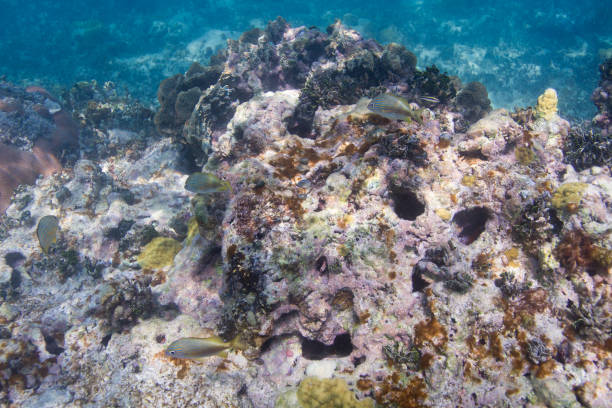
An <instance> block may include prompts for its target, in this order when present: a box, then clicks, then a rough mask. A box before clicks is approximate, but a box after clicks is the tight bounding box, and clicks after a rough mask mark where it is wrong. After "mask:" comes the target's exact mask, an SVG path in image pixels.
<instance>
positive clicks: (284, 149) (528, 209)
mask: <svg viewBox="0 0 612 408" xmlns="http://www.w3.org/2000/svg"><path fill="white" fill-rule="evenodd" d="M415 67H416V61H415V58H414V56H413V55H412V54H411V53H410V52H409V51H407V50H406V49H405V48H403V47H401V46H398V45H395V44H390V45H387V46H385V47H382V46H380V45H379V44H377V43H376V42H374V41H370V40H365V39H363V38H362V37H361V36H360V34H359V33H357V32H355V31H353V30H348V29H346V28H345V27H343V26H342V25H341V24H340V23H336V24H334V25H332V26H330V27H329V28H328V30H327V33H322V32H320V31H318V30H316V29H308V28H305V27H295V28H293V27H290V26H289V25H288V24H287V23H286V22H284V21H283V20H282V19H280V18H279V19H277V20H275V21H273V22H271V23H270V24H269V25H268V26H267V28H266V29H265V30H259V29H255V30H251V31H248V32H246V33H244V34H243V35H242V36H241V37H240V39H239V40H237V41H230V42H229V44H228V48H227V49H226V50H224V51H222V52H220V53H219V54H218V55H217V56H215V57H214V58H213V59H212V60H211V65H210V66H209V67H201V66H199V65H194V66H193V67H192V68H191V69H190V71H189V72H188V73H186V74H185V75H183V74H179V75H177V76H174V77H171V78H170V79H166V80H165V81H164V82H163V83H162V85H160V89H159V95H160V104H161V107H160V110H159V111H158V112H157V114H156V115H155V119H154V123H155V125H156V127H157V129H158V130H159V131H160V132H161V133H163V134H165V135H168V137H167V138H163V139H159V138H158V137H157V136H155V135H152V134H151V135H149V136H143V137H141V138H140V139H139V140H143V139H144V140H146V143H143V144H127V145H126V147H124V148H123V149H124V150H121V149H120V150H116V151H113V150H108V151H105V154H100V155H98V156H95V157H93V156H92V157H91V158H95V160H96V161H94V160H86V159H82V160H79V161H78V162H77V163H76V164H75V166H74V169H73V170H72V171H70V172H64V173H62V174H59V175H55V176H51V177H48V178H46V179H44V180H42V181H40V182H39V183H38V184H37V185H36V186H29V187H24V188H22V189H19V191H18V192H17V194H16V196H15V197H14V199H13V204H12V205H11V206H10V207H9V208H8V209H7V213H6V216H5V217H4V218H3V219H2V223H1V224H0V237H2V238H3V240H2V242H1V243H0V294H1V295H2V301H3V303H2V305H1V306H0V326H1V327H0V337H1V338H0V342H3V343H2V344H3V345H4V347H2V348H1V352H0V362H1V365H2V370H0V383H1V384H2V388H1V390H0V393H1V394H0V398H2V402H3V403H6V404H13V405H19V406H24V407H39V406H44V404H55V405H56V406H58V405H59V406H62V405H68V406H69V405H76V406H78V405H88V406H109V405H110V406H112V405H114V406H141V405H148V406H187V405H193V406H224V405H227V406H240V407H262V408H263V407H270V408H271V407H274V406H278V407H285V406H291V407H300V406H301V407H303V408H305V407H310V406H318V405H317V404H321V403H323V402H324V403H325V404H328V405H325V406H343V405H342V404H349V405H350V406H372V405H373V403H374V404H378V406H389V407H427V406H431V407H436V406H523V405H525V406H527V405H530V404H531V405H532V406H568V407H578V406H580V405H584V406H591V407H605V406H606V404H607V402H608V401H610V400H612V392H611V391H610V390H611V389H612V384H611V380H610V379H611V378H612V369H611V368H610V367H611V365H610V364H609V362H610V359H611V354H610V353H611V351H610V335H611V330H612V320H611V319H610V315H611V308H612V302H611V293H610V287H611V286H610V270H611V267H612V234H611V229H610V225H611V224H612V221H611V220H612V208H611V206H610V205H609V203H610V202H612V187H611V186H612V176H611V174H610V169H609V168H608V167H597V166H595V167H591V166H589V167H586V168H584V169H582V170H581V171H579V172H577V171H576V169H574V168H573V167H572V165H571V164H568V163H566V160H565V157H564V150H563V147H564V146H565V145H566V144H565V143H566V141H567V138H568V137H569V135H570V132H571V129H570V124H569V123H568V122H567V121H566V120H564V119H563V118H561V117H559V116H558V115H557V114H554V115H550V116H547V117H536V115H534V114H533V112H534V109H532V108H529V109H525V110H520V111H517V112H513V113H510V112H508V111H507V110H504V109H497V110H494V111H490V104H489V103H488V98H486V90H485V89H484V88H483V87H482V86H480V85H478V84H468V85H467V86H465V87H462V86H460V85H459V82H458V80H456V79H455V78H451V77H449V76H447V75H445V74H440V73H439V72H438V70H437V69H435V68H434V67H431V68H429V69H426V70H425V71H418V70H417V69H416V68H415ZM380 92H390V93H394V94H397V95H400V96H403V97H404V98H406V99H407V100H408V102H409V103H410V106H411V109H413V110H414V112H415V115H417V113H418V116H415V120H406V121H397V120H390V119H386V118H384V117H382V116H379V115H377V114H375V113H373V112H371V111H369V110H368V109H367V106H368V103H369V101H370V99H369V98H370V97H372V96H374V95H376V94H378V93H380ZM423 97H429V98H423ZM535 102H536V101H534V103H535ZM104 103H105V101H104V99H102V100H100V101H98V106H102V105H104ZM77 105H78V104H76V105H75V106H77ZM80 106H85V105H80ZM132 106H136V105H132ZM82 109H83V108H81V109H77V111H80V112H81V113H83V114H84V113H86V112H87V111H83V110H82ZM134 109H135V108H134ZM96 112H98V111H97V110H95V109H91V110H90V111H89V115H90V116H85V118H90V119H91V121H89V119H87V120H86V122H87V123H90V124H89V125H88V126H94V127H95V126H97V125H95V123H98V124H100V123H102V122H95V120H94V119H93V116H91V115H94V114H95V113H96ZM139 117H140V118H142V117H141V116H134V117H133V122H132V123H134V124H136V123H138V122H137V121H138V120H141V119H138V118H139ZM416 118H418V119H420V120H416ZM112 120H114V119H112V118H111V121H112ZM88 121H89V122H88ZM135 126H136V125H135ZM138 126H140V125H138ZM100 128H101V129H99V130H100V131H101V133H100V134H106V133H105V132H104V127H103V126H102V125H100ZM100 140H103V141H106V143H108V141H109V138H104V137H102V136H101V139H100ZM130 140H132V139H130ZM176 142H180V143H176ZM134 143H136V142H134ZM130 146H132V147H133V146H142V149H141V150H140V151H139V152H138V153H137V154H136V153H132V154H125V153H126V152H127V151H129V150H131V149H132V147H130ZM184 146H187V148H186V149H185V148H184ZM185 161H191V164H192V165H193V163H194V162H195V163H198V164H201V166H200V165H198V166H197V170H198V171H203V172H208V173H213V174H214V175H215V176H216V177H218V178H220V179H222V180H224V181H227V182H229V184H230V185H231V188H228V189H220V190H219V191H217V192H211V193H209V194H192V193H191V192H189V191H187V190H186V189H184V188H183V186H184V182H185V180H186V178H187V175H186V174H185V171H184V170H185V167H186V166H185ZM211 177H212V176H211ZM43 215H55V216H56V217H57V218H58V220H59V232H58V238H57V243H56V244H54V245H52V246H51V247H50V249H49V251H48V253H43V251H42V250H41V249H40V248H39V246H38V243H37V242H36V241H35V239H34V238H33V236H34V234H33V232H34V230H35V228H36V221H37V219H38V218H40V217H41V216H43ZM162 244H163V245H162ZM213 334H217V335H221V336H222V337H224V339H225V340H230V339H231V338H235V337H237V338H238V339H239V340H240V341H239V342H237V344H240V345H241V347H240V349H236V350H233V351H231V352H230V353H229V355H228V357H227V358H222V357H218V356H212V357H209V358H207V359H205V360H204V361H202V362H197V361H191V360H178V359H173V358H170V357H167V356H166V355H165V354H164V348H165V347H166V346H167V345H168V344H170V343H171V342H172V341H174V340H176V339H178V338H181V337H191V336H195V337H208V336H211V335H213ZM317 378H318V379H317ZM334 404H335V405H334ZM345 406H348V405H345Z"/></svg>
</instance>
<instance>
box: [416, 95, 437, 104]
mask: <svg viewBox="0 0 612 408" xmlns="http://www.w3.org/2000/svg"><path fill="white" fill-rule="evenodd" d="M419 99H420V100H422V101H424V102H429V103H433V104H436V103H440V100H439V99H438V98H436V97H435V96H427V95H424V96H419Z"/></svg>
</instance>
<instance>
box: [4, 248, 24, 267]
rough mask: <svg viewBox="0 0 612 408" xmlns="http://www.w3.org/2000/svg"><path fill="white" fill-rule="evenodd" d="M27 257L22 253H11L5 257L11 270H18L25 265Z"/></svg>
mask: <svg viewBox="0 0 612 408" xmlns="http://www.w3.org/2000/svg"><path fill="white" fill-rule="evenodd" d="M25 260H26V257H25V256H24V255H23V254H22V253H21V252H9V253H7V254H6V255H4V261H5V262H6V264H7V265H8V266H10V267H11V269H17V268H19V267H20V266H21V265H23V263H24V261H25Z"/></svg>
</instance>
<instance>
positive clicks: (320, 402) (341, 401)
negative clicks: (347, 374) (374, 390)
mask: <svg viewBox="0 0 612 408" xmlns="http://www.w3.org/2000/svg"><path fill="white" fill-rule="evenodd" d="M297 399H298V401H299V403H300V406H301V407H302V408H316V407H329V408H372V407H374V401H372V400H371V399H370V398H366V399H363V400H361V401H358V400H357V398H355V395H354V394H353V393H352V392H351V390H349V388H348V385H346V381H344V380H342V379H340V378H331V379H322V378H315V377H307V378H305V379H304V380H303V381H302V382H301V383H300V386H299V388H298V391H297Z"/></svg>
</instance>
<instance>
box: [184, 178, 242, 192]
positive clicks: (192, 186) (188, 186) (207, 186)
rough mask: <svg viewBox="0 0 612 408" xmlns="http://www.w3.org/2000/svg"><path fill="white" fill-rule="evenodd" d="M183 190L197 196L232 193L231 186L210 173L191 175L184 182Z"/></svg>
mask: <svg viewBox="0 0 612 408" xmlns="http://www.w3.org/2000/svg"><path fill="white" fill-rule="evenodd" d="M185 190H188V191H191V192H192V193H197V194H210V193H218V192H220V191H226V190H230V191H232V186H231V184H230V183H229V181H225V180H222V179H220V178H219V177H217V176H215V175H214V174H212V173H193V174H191V175H190V176H189V177H187V181H185Z"/></svg>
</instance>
